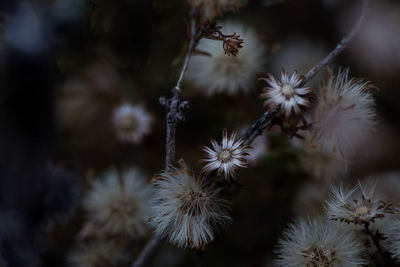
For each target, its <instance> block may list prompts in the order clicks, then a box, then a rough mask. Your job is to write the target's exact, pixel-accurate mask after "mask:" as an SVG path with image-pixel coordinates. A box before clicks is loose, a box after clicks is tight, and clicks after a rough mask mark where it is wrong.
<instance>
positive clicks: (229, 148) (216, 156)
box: [202, 129, 250, 180]
mask: <svg viewBox="0 0 400 267" xmlns="http://www.w3.org/2000/svg"><path fill="white" fill-rule="evenodd" d="M236 135H237V132H236V131H234V132H233V133H232V134H231V136H230V137H228V132H227V130H226V129H224V131H223V132H222V141H221V144H218V143H217V142H216V141H215V140H211V144H212V146H213V149H211V148H209V147H206V146H204V147H203V151H204V152H206V157H207V158H206V159H203V161H204V162H208V163H207V164H206V166H204V167H203V169H202V171H203V172H205V173H210V172H212V171H214V170H217V171H218V174H221V173H222V172H224V174H225V178H226V179H227V180H230V179H231V178H234V176H235V170H236V169H237V168H238V167H246V166H247V165H246V156H248V153H247V152H249V150H250V147H249V146H247V145H245V144H244V140H243V139H236Z"/></svg>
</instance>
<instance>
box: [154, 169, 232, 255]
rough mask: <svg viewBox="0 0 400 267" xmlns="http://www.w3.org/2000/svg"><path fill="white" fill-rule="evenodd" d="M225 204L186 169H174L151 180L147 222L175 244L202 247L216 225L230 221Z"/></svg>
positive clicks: (212, 235)
mask: <svg viewBox="0 0 400 267" xmlns="http://www.w3.org/2000/svg"><path fill="white" fill-rule="evenodd" d="M226 204H227V203H226V202H225V201H224V200H222V199H221V198H219V196H218V191H215V190H213V189H211V188H203V185H202V180H201V179H200V178H196V177H194V176H193V174H192V173H190V171H189V170H187V169H186V168H183V169H174V170H173V171H172V172H162V173H161V174H160V177H158V179H157V180H156V181H155V182H154V198H153V201H152V203H151V207H150V214H151V216H150V223H151V225H153V227H154V228H155V233H156V234H157V235H159V236H162V237H164V238H166V239H168V240H169V241H170V242H171V243H172V244H174V245H176V246H179V247H191V248H202V247H203V246H204V245H206V244H207V243H209V242H210V241H212V240H214V231H215V230H216V229H217V228H218V227H220V226H224V225H225V224H227V223H229V222H231V217H230V216H229V214H228V209H227V205H226Z"/></svg>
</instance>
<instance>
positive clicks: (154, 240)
mask: <svg viewBox="0 0 400 267" xmlns="http://www.w3.org/2000/svg"><path fill="white" fill-rule="evenodd" d="M189 34H190V37H189V38H190V39H189V47H188V51H187V53H186V57H185V61H184V63H183V66H182V69H181V72H180V74H179V78H178V81H177V83H176V85H175V87H174V88H173V89H172V97H171V98H170V99H166V98H160V103H161V104H163V105H165V107H166V108H167V115H166V120H167V132H166V151H165V170H166V171H170V170H171V168H172V165H173V163H174V161H175V132H176V125H177V123H178V122H179V121H182V120H184V117H183V114H182V111H183V110H184V109H185V108H187V107H188V102H187V101H182V100H181V99H180V95H181V84H182V81H183V77H184V76H185V73H186V71H187V68H188V65H189V59H190V56H191V55H192V52H193V49H194V46H195V38H196V18H195V10H194V9H192V10H191V12H190V33H189ZM162 242H163V241H162V239H161V238H160V237H159V236H157V235H155V234H154V235H153V236H152V237H151V239H150V241H149V242H148V243H147V244H146V245H145V247H144V248H143V249H142V251H141V252H140V254H139V256H138V257H137V258H136V260H135V261H134V262H133V264H132V267H141V266H145V265H146V263H147V262H148V261H149V260H150V258H151V257H152V256H153V255H154V253H155V252H156V251H157V250H158V249H159V248H160V246H161V245H162Z"/></svg>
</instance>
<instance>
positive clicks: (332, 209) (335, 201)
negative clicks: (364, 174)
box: [326, 183, 393, 225]
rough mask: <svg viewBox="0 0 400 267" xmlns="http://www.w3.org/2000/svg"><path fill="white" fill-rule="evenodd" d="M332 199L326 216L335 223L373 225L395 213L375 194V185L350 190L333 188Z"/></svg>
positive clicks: (358, 186)
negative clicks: (376, 221)
mask: <svg viewBox="0 0 400 267" xmlns="http://www.w3.org/2000/svg"><path fill="white" fill-rule="evenodd" d="M331 192H332V195H331V198H330V199H329V200H328V201H327V202H326V214H327V216H328V217H329V218H330V219H332V220H335V221H340V222H346V223H354V224H359V225H363V224H365V223H373V222H375V220H377V219H382V218H384V217H385V216H386V215H390V214H392V213H393V211H392V205H391V204H386V203H385V202H384V201H383V199H382V198H381V197H379V196H378V195H377V194H376V192H375V184H367V185H361V183H358V185H357V186H355V187H353V188H352V189H350V190H346V189H344V188H343V185H341V186H332V187H331Z"/></svg>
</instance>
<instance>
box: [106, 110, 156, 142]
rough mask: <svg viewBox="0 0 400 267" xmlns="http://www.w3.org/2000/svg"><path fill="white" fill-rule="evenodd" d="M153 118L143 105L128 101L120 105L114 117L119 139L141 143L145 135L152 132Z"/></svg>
mask: <svg viewBox="0 0 400 267" xmlns="http://www.w3.org/2000/svg"><path fill="white" fill-rule="evenodd" d="M152 120H153V118H152V117H151V115H150V114H149V113H147V111H146V110H145V109H144V108H143V107H141V106H134V105H131V104H128V103H125V104H122V105H120V106H118V107H117V108H116V109H115V110H114V114H113V119H112V121H113V124H114V127H115V132H116V135H117V137H118V139H119V140H120V141H123V142H129V143H134V144H137V143H140V142H141V141H142V139H143V136H144V135H146V134H148V133H150V130H151V128H150V126H151V123H152Z"/></svg>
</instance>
